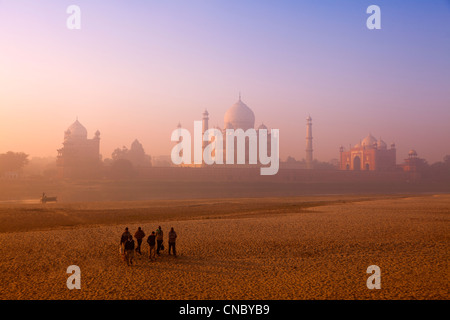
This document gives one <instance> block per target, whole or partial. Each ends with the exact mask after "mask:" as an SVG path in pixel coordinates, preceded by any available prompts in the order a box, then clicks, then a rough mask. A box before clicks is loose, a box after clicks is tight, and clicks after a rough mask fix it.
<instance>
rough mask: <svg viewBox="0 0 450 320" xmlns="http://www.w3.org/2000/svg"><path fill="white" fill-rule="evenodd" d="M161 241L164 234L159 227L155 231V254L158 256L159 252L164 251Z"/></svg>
mask: <svg viewBox="0 0 450 320" xmlns="http://www.w3.org/2000/svg"><path fill="white" fill-rule="evenodd" d="M163 239H164V233H163V231H162V229H161V226H159V227H158V229H156V254H157V255H158V256H160V255H161V254H160V253H159V251H161V250H164V245H163Z"/></svg>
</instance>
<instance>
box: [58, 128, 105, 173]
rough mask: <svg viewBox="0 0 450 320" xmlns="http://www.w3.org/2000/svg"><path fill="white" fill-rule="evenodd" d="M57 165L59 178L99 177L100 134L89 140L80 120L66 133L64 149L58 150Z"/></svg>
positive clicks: (97, 132)
mask: <svg viewBox="0 0 450 320" xmlns="http://www.w3.org/2000/svg"><path fill="white" fill-rule="evenodd" d="M57 151H58V157H57V160H56V165H57V168H58V177H59V178H91V177H95V176H97V175H99V172H100V165H101V156H100V132H99V131H98V130H97V131H96V132H95V135H94V137H93V138H92V139H88V134H87V130H86V128H85V127H84V126H83V125H82V124H81V123H80V122H79V121H78V119H77V120H76V121H75V122H74V123H73V124H72V125H71V126H70V127H69V128H68V129H67V130H66V131H65V132H64V142H63V147H62V148H61V149H58V150H57Z"/></svg>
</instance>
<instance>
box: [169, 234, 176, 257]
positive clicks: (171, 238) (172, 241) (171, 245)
mask: <svg viewBox="0 0 450 320" xmlns="http://www.w3.org/2000/svg"><path fill="white" fill-rule="evenodd" d="M176 239H177V233H176V232H175V230H173V227H172V228H171V229H170V231H169V255H170V249H171V248H172V249H173V255H174V256H175V257H176V256H177V251H176V249H175V240H176Z"/></svg>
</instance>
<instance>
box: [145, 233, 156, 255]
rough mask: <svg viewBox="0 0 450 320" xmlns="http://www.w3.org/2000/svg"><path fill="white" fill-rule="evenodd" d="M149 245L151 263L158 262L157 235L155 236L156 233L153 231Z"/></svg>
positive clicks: (148, 241)
mask: <svg viewBox="0 0 450 320" xmlns="http://www.w3.org/2000/svg"><path fill="white" fill-rule="evenodd" d="M147 243H148V245H149V248H148V258H149V259H150V261H153V260H156V255H155V244H156V235H155V231H152V234H151V235H149V236H148V238H147Z"/></svg>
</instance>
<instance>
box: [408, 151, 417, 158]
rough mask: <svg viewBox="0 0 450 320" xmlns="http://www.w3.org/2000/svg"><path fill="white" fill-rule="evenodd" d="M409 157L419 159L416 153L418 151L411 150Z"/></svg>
mask: <svg viewBox="0 0 450 320" xmlns="http://www.w3.org/2000/svg"><path fill="white" fill-rule="evenodd" d="M408 155H409V156H413V157H417V152H416V150H414V149H411V150H409V152H408Z"/></svg>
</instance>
